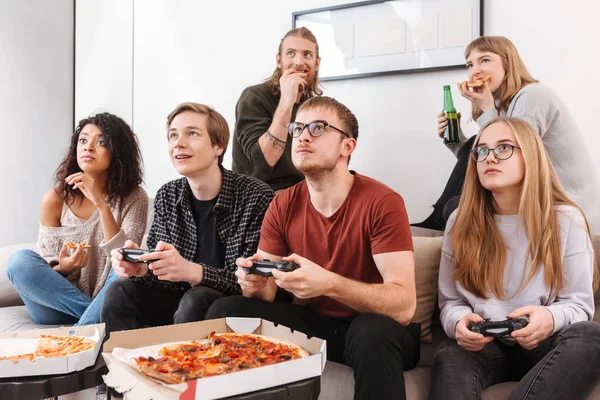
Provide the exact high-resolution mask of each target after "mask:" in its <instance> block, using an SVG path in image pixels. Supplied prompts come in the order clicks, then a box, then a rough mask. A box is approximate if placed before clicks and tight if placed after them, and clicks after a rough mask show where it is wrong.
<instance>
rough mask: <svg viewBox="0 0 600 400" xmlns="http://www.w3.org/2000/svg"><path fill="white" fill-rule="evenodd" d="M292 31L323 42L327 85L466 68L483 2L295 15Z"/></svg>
mask: <svg viewBox="0 0 600 400" xmlns="http://www.w3.org/2000/svg"><path fill="white" fill-rule="evenodd" d="M292 26H293V28H299V27H302V26H304V27H306V28H308V29H310V30H311V32H312V33H313V34H314V35H315V37H316V38H317V41H318V44H319V55H320V57H321V65H320V69H319V79H320V80H321V81H334V80H341V79H355V78H365V77H372V76H383V75H392V74H407V73H417V72H429V71H440V70H449V69H457V68H465V59H464V50H465V47H466V45H467V44H468V43H469V42H471V41H472V40H473V39H475V38H477V37H479V36H482V35H483V0H393V1H381V0H376V1H363V2H358V3H349V4H343V5H337V6H332V7H324V8H317V9H312V10H304V11H297V12H293V13H292Z"/></svg>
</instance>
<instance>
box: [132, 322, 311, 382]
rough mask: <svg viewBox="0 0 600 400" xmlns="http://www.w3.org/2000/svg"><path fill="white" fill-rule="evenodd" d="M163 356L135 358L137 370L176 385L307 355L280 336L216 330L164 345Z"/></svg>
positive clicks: (161, 353)
mask: <svg viewBox="0 0 600 400" xmlns="http://www.w3.org/2000/svg"><path fill="white" fill-rule="evenodd" d="M159 355H160V357H158V358H154V357H136V358H135V359H134V360H135V362H136V364H137V366H138V369H139V370H140V371H141V372H142V373H143V374H145V375H147V376H149V377H151V378H155V379H158V380H159V381H162V382H165V383H169V384H176V383H183V382H186V381H189V380H193V379H199V378H206V377H209V376H215V375H222V374H228V373H231V372H237V371H243V370H246V369H249V368H256V367H262V366H264V365H271V364H277V363H280V362H284V361H289V360H294V359H297V358H302V357H307V356H308V355H309V354H308V352H307V351H306V350H304V349H303V348H302V347H300V346H298V345H296V344H294V343H291V342H286V341H283V340H281V339H277V338H270V337H266V336H261V335H253V334H245V333H218V334H217V333H215V332H212V333H211V334H210V335H209V336H208V339H204V340H194V341H191V342H187V343H180V344H176V345H172V346H167V347H163V348H162V349H160V350H159Z"/></svg>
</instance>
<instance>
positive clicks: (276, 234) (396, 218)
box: [258, 172, 413, 319]
mask: <svg viewBox="0 0 600 400" xmlns="http://www.w3.org/2000/svg"><path fill="white" fill-rule="evenodd" d="M353 174H354V183H353V185H352V188H351V189H350V193H349V194H348V197H347V198H346V200H345V201H344V203H343V204H342V206H341V207H340V208H339V209H338V210H337V211H336V212H335V213H334V214H333V215H332V216H330V217H325V216H323V215H322V214H321V213H319V212H318V211H317V210H316V209H315V208H314V207H313V205H312V203H311V201H310V195H309V192H308V187H307V185H306V181H303V182H301V183H298V184H297V185H295V186H293V187H291V188H289V189H288V190H286V191H285V192H283V193H281V194H279V195H277V196H275V199H274V200H273V201H272V202H271V205H270V206H269V209H268V210H267V213H266V214H265V218H264V220H263V224H262V228H261V232H260V242H259V244H258V248H259V249H260V250H262V251H264V252H267V253H269V254H273V255H276V256H282V257H283V256H287V255H289V254H291V253H296V254H298V255H299V256H301V257H304V258H307V259H309V260H310V261H312V262H314V263H316V264H318V265H320V266H321V267H323V268H325V269H327V270H329V271H332V272H335V273H336V274H339V275H341V276H344V277H346V278H349V279H353V280H356V281H360V282H365V283H382V282H383V278H382V276H381V274H380V273H379V270H378V269H377V266H376V265H375V261H374V260H373V256H374V255H375V254H380V253H390V252H394V251H413V244H412V236H411V233H410V227H409V224H408V215H407V213H406V208H405V206H404V200H403V199H402V197H401V196H400V195H399V194H398V193H396V192H394V191H393V190H392V189H390V188H389V187H387V186H385V185H384V184H382V183H381V182H378V181H376V180H374V179H371V178H369V177H366V176H363V175H359V174H357V173H355V172H353ZM309 304H310V305H311V306H312V307H314V308H315V309H316V310H317V311H318V312H320V313H322V314H324V315H326V316H328V317H331V318H337V319H349V318H352V317H355V316H356V315H358V312H357V311H355V310H352V309H351V308H349V307H346V306H345V305H343V304H341V303H339V302H337V301H335V300H333V299H330V298H329V297H325V296H321V297H317V298H313V299H310V300H309Z"/></svg>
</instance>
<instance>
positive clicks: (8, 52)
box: [0, 0, 74, 246]
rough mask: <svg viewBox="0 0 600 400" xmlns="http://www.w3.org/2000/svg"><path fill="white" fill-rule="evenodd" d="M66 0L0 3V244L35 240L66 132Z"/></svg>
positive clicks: (69, 106) (69, 45) (69, 117)
mask: <svg viewBox="0 0 600 400" xmlns="http://www.w3.org/2000/svg"><path fill="white" fill-rule="evenodd" d="M73 6H74V2H73V0H54V1H52V2H49V1H46V0H27V1H21V0H0V124H1V126H2V131H1V132H0V138H1V142H2V144H1V147H0V149H1V150H0V171H1V173H0V188H2V195H0V246H3V245H8V244H14V243H20V242H34V241H36V239H37V232H38V226H39V209H40V201H41V199H42V196H43V195H44V193H45V192H46V191H47V190H48V189H49V188H50V187H51V185H52V178H53V171H54V170H55V169H56V167H57V166H58V163H59V162H60V161H61V159H62V157H63V155H64V152H65V151H66V149H67V148H68V145H69V138H70V137H71V132H72V129H73Z"/></svg>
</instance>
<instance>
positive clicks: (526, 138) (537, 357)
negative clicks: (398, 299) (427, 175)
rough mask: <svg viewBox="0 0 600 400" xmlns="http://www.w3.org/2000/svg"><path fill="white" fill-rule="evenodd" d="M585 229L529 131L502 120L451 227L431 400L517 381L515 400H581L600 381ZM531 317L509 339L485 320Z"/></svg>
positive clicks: (480, 143) (475, 158) (475, 395)
mask: <svg viewBox="0 0 600 400" xmlns="http://www.w3.org/2000/svg"><path fill="white" fill-rule="evenodd" d="M596 275H597V272H596V269H595V268H594V252H593V250H592V243H591V238H590V232H589V227H588V224H587V221H586V218H585V216H584V214H583V213H582V212H581V210H580V208H579V207H577V206H576V205H575V203H573V202H572V201H571V200H570V199H569V197H567V195H566V194H565V193H564V191H563V189H562V187H561V185H560V183H559V181H558V179H557V177H556V174H555V172H554V168H553V167H552V164H551V163H550V160H549V158H548V155H547V154H546V150H545V149H544V145H543V143H542V141H541V139H540V137H539V135H538V133H537V132H536V130H535V129H534V128H533V127H531V126H530V125H529V124H527V123H526V122H524V121H522V120H520V119H516V118H497V119H494V120H492V121H490V122H488V123H487V124H486V125H485V126H484V127H483V129H482V130H481V132H480V134H479V135H478V136H477V137H476V139H475V143H474V148H473V150H472V152H471V153H470V158H469V162H468V167H467V174H466V178H465V185H464V189H463V194H462V196H461V199H460V204H459V206H458V210H457V211H455V212H454V213H453V214H452V215H451V216H450V218H449V220H448V224H447V226H446V232H445V237H444V243H443V247H442V259H441V263H440V275H439V305H440V310H441V316H440V318H441V322H442V325H443V327H444V330H445V332H446V334H447V335H448V337H449V338H450V339H449V340H447V341H446V342H445V343H443V344H442V345H441V346H440V348H439V349H438V350H437V352H436V355H435V358H434V363H433V367H432V368H433V377H432V388H431V392H430V399H446V398H448V394H449V393H451V394H452V395H451V397H452V399H480V398H481V393H482V391H483V390H484V389H485V388H486V387H488V386H491V385H494V384H497V383H501V382H506V381H519V384H518V385H517V387H516V388H515V390H514V391H513V392H512V394H511V396H510V398H511V399H523V398H527V399H584V398H586V397H587V395H588V394H589V393H590V392H591V391H592V389H593V388H594V386H595V385H596V383H597V382H598V380H599V378H600V376H599V373H600V369H599V367H598V366H599V365H600V324H597V323H595V322H592V321H591V320H592V318H593V315H594V289H595V287H596V286H597V276H596ZM507 318H509V319H512V320H516V319H521V320H523V319H525V320H526V321H528V324H525V323H524V324H523V325H525V326H524V327H523V328H522V329H518V330H514V331H512V332H509V333H508V334H506V335H505V336H500V337H496V338H495V337H494V336H488V335H489V333H486V332H485V331H483V330H482V331H481V333H477V332H476V330H475V329H473V328H472V327H473V325H472V324H474V323H482V322H483V321H484V319H490V320H491V321H505V320H507Z"/></svg>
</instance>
